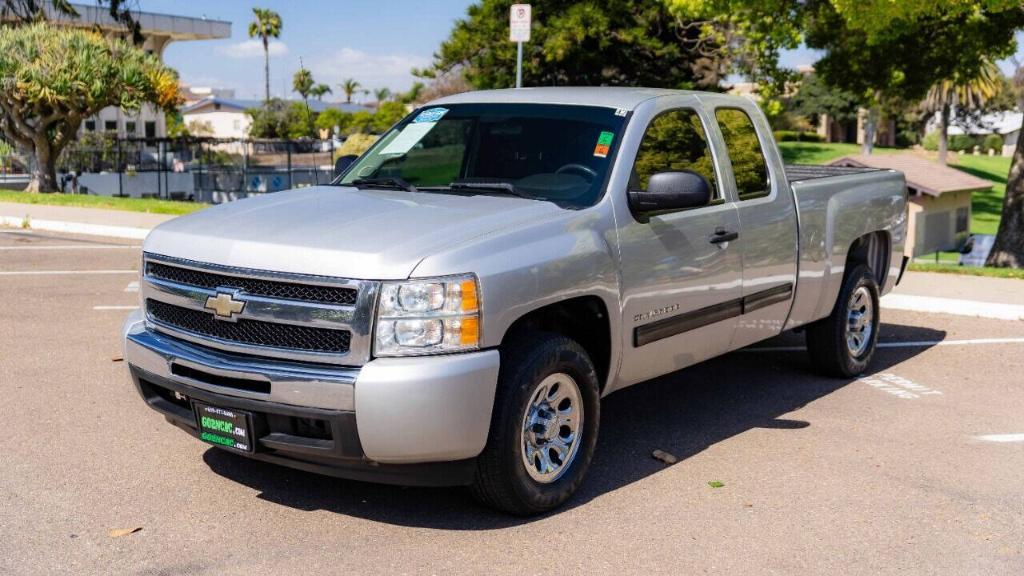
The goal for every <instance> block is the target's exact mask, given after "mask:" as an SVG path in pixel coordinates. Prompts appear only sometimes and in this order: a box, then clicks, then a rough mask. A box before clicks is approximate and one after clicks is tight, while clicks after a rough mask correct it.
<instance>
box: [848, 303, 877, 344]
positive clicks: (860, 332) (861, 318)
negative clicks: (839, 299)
mask: <svg viewBox="0 0 1024 576" xmlns="http://www.w3.org/2000/svg"><path fill="white" fill-rule="evenodd" d="M874 329H875V304H874V301H873V300H872V298H871V291H869V290H868V289H867V287H865V286H861V287H859V288H857V289H856V290H854V292H853V294H851V295H850V303H849V304H848V305H847V307H846V347H847V349H849V351H850V354H852V355H853V357H854V358H857V357H860V356H861V355H862V354H864V352H865V351H866V350H867V349H868V346H869V345H870V343H871V334H872V332H873V331H874Z"/></svg>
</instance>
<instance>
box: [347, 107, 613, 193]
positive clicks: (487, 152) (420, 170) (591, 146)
mask: <svg viewBox="0 0 1024 576" xmlns="http://www.w3.org/2000/svg"><path fill="white" fill-rule="evenodd" d="M625 116H626V114H625V112H624V111H621V110H615V109H612V108H600V107H591V106H563V105H546V104H451V105H447V106H431V107H427V108H422V109H420V110H417V111H415V112H414V113H412V114H410V115H409V116H408V117H407V118H406V119H405V120H403V121H402V122H400V123H399V124H398V125H396V126H395V127H394V128H393V129H391V131H389V132H388V133H387V134H385V135H384V136H383V137H382V138H381V139H380V140H379V141H378V142H377V143H376V144H375V145H374V146H373V148H371V149H370V150H369V151H368V152H367V153H366V154H365V155H364V156H363V157H362V158H360V159H359V160H358V161H357V162H356V163H355V164H354V165H353V166H351V167H350V169H349V170H348V171H347V172H345V174H344V176H343V177H342V178H341V180H340V181H339V182H338V183H339V184H341V185H350V186H358V187H367V188H373V187H382V188H404V189H407V190H412V189H414V188H415V189H417V190H423V191H429V192H447V193H459V194H501V195H515V196H521V197H525V198H531V199H537V200H548V201H552V202H556V203H558V204H559V205H562V206H566V207H572V208H580V207H585V206H590V205H592V204H594V203H595V202H596V201H597V199H598V198H599V197H600V196H601V189H602V187H603V185H604V180H605V174H606V173H607V171H608V168H609V164H610V162H611V158H612V155H613V152H614V150H615V148H616V146H617V144H618V141H619V140H620V137H621V133H622V128H623V125H624V122H625Z"/></svg>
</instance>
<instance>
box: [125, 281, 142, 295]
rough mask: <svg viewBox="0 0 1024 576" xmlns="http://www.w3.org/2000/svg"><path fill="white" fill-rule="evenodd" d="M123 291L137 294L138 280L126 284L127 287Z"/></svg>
mask: <svg viewBox="0 0 1024 576" xmlns="http://www.w3.org/2000/svg"><path fill="white" fill-rule="evenodd" d="M124 291H125V292H138V291H139V281H138V280H132V281H131V282H129V283H128V285H127V286H125V287H124Z"/></svg>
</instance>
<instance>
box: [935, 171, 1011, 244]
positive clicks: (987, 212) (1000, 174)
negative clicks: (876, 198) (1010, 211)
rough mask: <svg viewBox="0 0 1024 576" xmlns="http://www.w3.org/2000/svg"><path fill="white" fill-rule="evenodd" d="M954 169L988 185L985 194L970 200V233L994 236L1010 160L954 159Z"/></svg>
mask: <svg viewBox="0 0 1024 576" xmlns="http://www.w3.org/2000/svg"><path fill="white" fill-rule="evenodd" d="M955 160H956V162H957V164H956V165H953V164H952V163H950V166H953V168H956V169H958V170H963V171H964V172H967V173H968V174H971V175H973V176H977V177H978V178H981V179H983V180H988V181H989V182H991V183H992V190H990V191H989V192H975V193H974V195H973V196H972V197H971V213H972V218H971V232H972V233H974V234H995V233H996V231H997V230H998V229H999V219H1000V218H1001V217H1002V214H1003V196H1004V195H1005V194H1006V178H1007V176H1009V174H1010V160H1012V159H1011V158H1004V157H1002V156H969V155H964V156H956V157H955Z"/></svg>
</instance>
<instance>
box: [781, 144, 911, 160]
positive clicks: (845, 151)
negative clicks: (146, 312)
mask: <svg viewBox="0 0 1024 576" xmlns="http://www.w3.org/2000/svg"><path fill="white" fill-rule="evenodd" d="M779 150H780V151H781V152H782V161H783V162H785V163H786V164H826V163H828V162H831V161H833V160H836V159H838V158H842V157H843V156H852V155H854V154H860V144H840V143H830V142H779ZM893 152H902V150H901V149H899V148H880V147H877V146H876V147H875V151H874V153H875V154H892V153H893Z"/></svg>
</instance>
